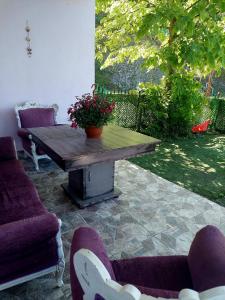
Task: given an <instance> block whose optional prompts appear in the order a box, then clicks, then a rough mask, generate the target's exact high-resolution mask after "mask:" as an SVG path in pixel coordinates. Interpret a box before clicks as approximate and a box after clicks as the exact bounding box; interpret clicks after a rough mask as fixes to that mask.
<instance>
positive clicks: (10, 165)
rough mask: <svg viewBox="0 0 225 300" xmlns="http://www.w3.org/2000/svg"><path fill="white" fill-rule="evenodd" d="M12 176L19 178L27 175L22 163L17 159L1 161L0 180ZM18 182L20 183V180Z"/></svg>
mask: <svg viewBox="0 0 225 300" xmlns="http://www.w3.org/2000/svg"><path fill="white" fill-rule="evenodd" d="M12 174H14V175H17V176H19V175H20V174H25V171H24V168H23V165H22V163H21V162H20V161H19V160H16V159H12V160H6V161H0V180H1V179H2V178H4V177H5V176H8V175H12ZM16 181H18V179H17V180H16Z"/></svg>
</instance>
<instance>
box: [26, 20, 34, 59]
mask: <svg viewBox="0 0 225 300" xmlns="http://www.w3.org/2000/svg"><path fill="white" fill-rule="evenodd" d="M25 30H26V33H27V35H26V41H27V48H26V50H27V55H28V56H29V57H31V55H32V49H31V38H30V30H31V29H30V26H29V24H28V21H27V23H26V27H25Z"/></svg>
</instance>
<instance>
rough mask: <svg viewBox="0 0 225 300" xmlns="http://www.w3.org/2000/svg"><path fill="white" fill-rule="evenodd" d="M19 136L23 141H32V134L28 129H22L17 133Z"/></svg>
mask: <svg viewBox="0 0 225 300" xmlns="http://www.w3.org/2000/svg"><path fill="white" fill-rule="evenodd" d="M17 135H18V136H19V137H20V138H22V139H30V137H31V134H30V133H29V131H28V130H27V129H26V128H20V129H19V130H18V131H17Z"/></svg>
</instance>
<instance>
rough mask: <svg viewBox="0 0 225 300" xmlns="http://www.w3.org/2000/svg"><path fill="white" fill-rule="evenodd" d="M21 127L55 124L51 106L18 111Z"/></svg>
mask: <svg viewBox="0 0 225 300" xmlns="http://www.w3.org/2000/svg"><path fill="white" fill-rule="evenodd" d="M19 116H20V121H21V127H22V128H32V127H46V126H53V125H55V120H54V109H53V108H28V109H25V110H20V111H19Z"/></svg>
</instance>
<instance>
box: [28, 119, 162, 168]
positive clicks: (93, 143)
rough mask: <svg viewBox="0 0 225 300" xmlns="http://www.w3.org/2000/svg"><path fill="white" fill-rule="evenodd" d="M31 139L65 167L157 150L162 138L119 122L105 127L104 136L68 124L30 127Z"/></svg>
mask: <svg viewBox="0 0 225 300" xmlns="http://www.w3.org/2000/svg"><path fill="white" fill-rule="evenodd" d="M29 131H30V133H31V134H32V139H33V141H34V142H35V143H37V144H38V145H40V146H41V147H42V149H43V150H44V151H45V152H46V154H48V155H49V156H50V157H51V158H52V159H53V160H54V161H55V162H56V163H57V164H58V165H59V166H60V167H61V168H62V169H63V170H65V171H72V170H76V169H81V168H84V167H85V166H88V165H91V164H94V163H99V162H104V161H116V160H120V159H125V158H129V157H133V156H137V155H140V154H144V153H150V152H153V151H154V150H155V147H156V145H157V144H159V143H160V140H157V139H155V138H152V137H150V136H146V135H144V134H140V133H138V132H135V131H132V130H129V129H127V128H122V127H119V126H116V125H108V126H104V128H103V133H102V136H101V138H98V139H90V138H87V137H86V134H85V131H84V130H83V129H80V128H71V127H70V126H69V125H58V126H50V127H37V128H29Z"/></svg>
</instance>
